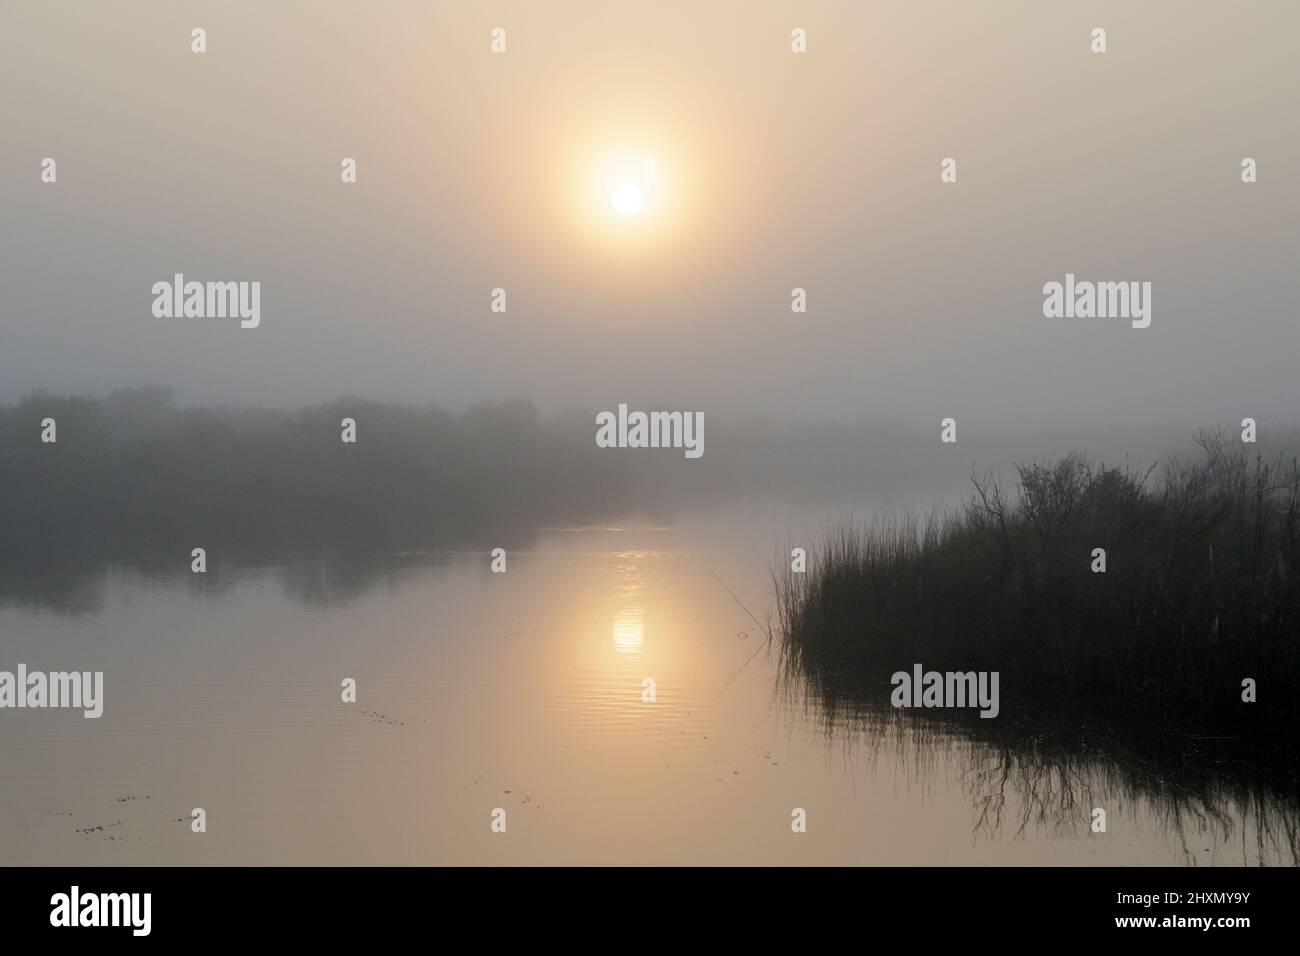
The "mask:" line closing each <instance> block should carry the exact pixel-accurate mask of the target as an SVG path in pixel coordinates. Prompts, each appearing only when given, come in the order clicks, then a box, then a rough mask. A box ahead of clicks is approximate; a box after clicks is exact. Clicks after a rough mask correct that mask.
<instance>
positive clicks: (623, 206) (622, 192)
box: [609, 183, 645, 216]
mask: <svg viewBox="0 0 1300 956" xmlns="http://www.w3.org/2000/svg"><path fill="white" fill-rule="evenodd" d="M609 203H610V205H611V206H613V207H614V210H615V211H616V212H619V213H622V214H623V215H624V216H632V215H635V214H636V213H639V212H640V211H641V207H642V206H644V205H645V193H644V192H642V191H641V187H640V186H635V185H633V184H632V183H622V184H620V185H618V186H616V187H615V188H614V191H613V192H612V193H610V194H609Z"/></svg>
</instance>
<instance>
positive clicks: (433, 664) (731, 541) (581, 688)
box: [0, 505, 1293, 865]
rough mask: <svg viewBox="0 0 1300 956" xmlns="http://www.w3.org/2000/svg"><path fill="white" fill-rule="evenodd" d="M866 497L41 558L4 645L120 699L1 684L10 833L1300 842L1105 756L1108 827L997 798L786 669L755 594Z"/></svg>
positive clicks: (934, 753)
mask: <svg viewBox="0 0 1300 956" xmlns="http://www.w3.org/2000/svg"><path fill="white" fill-rule="evenodd" d="M842 515H843V512H842V511H836V510H821V511H817V510H798V511H796V510H791V509H787V508H780V507H776V506H764V505H749V506H733V507H728V508H726V509H724V510H720V511H717V512H714V513H706V514H693V515H691V516H689V517H688V518H685V519H682V520H679V521H677V522H675V523H674V524H673V525H671V526H662V527H661V526H655V525H652V524H648V523H646V522H644V521H629V522H627V523H626V524H620V525H618V526H610V527H594V528H581V529H553V530H548V531H545V532H542V533H540V534H539V535H538V536H537V538H536V539H535V542H534V543H533V544H532V546H530V547H529V548H527V549H518V550H511V551H510V554H509V559H508V560H509V565H508V571H507V573H505V574H492V573H490V572H489V568H488V564H489V562H488V557H487V551H488V550H489V549H490V548H491V547H492V546H493V543H491V542H488V543H487V544H486V546H485V547H483V548H482V549H481V550H475V551H473V552H469V551H462V552H438V553H421V554H403V555H385V556H376V557H374V558H356V557H353V558H352V559H350V560H349V561H347V562H345V563H342V564H340V563H339V562H337V561H324V560H319V559H317V560H308V559H304V558H302V557H299V556H285V557H284V558H283V559H282V560H278V561H276V562H273V563H271V564H270V565H268V566H265V567H260V568H256V569H243V570H232V569H229V568H227V567H226V566H224V565H221V564H220V563H219V562H217V565H218V566H216V567H214V568H213V570H212V571H211V572H210V573H209V574H208V575H207V576H206V577H205V578H202V579H200V578H197V577H196V576H193V575H190V574H188V573H186V574H184V575H183V576H171V577H162V578H159V577H156V576H155V577H150V576H146V575H142V574H140V573H138V572H131V571H126V570H120V569H108V570H105V571H102V572H99V573H97V574H95V575H92V576H91V577H89V578H87V579H80V580H78V581H77V582H75V583H69V584H68V585H67V586H66V587H61V588H57V589H53V590H51V589H50V588H49V587H48V585H49V584H50V582H45V584H44V585H43V587H42V588H37V589H32V590H31V591H30V592H28V591H25V590H24V585H22V584H21V583H14V582H12V581H11V582H9V587H8V588H7V589H6V591H5V596H4V599H3V601H4V603H3V606H0V654H2V657H0V668H4V669H9V670H12V669H14V668H15V667H16V665H17V664H18V663H19V662H20V661H21V662H25V663H26V664H27V665H28V666H29V668H31V669H40V670H59V669H77V670H103V671H104V672H105V683H106V692H105V698H106V704H105V711H104V716H103V717H102V718H101V719H99V720H85V719H83V718H82V717H81V715H80V712H72V711H30V710H24V711H14V710H9V711H4V712H0V761H2V766H3V772H2V773H0V863H5V864H27V863H45V864H51V863H52V864H77V865H81V864H187V863H194V864H442V863H455V864H497V863H523V864H534V863H559V864H570V863H612V864H666V863H686V864H695V863H701V864H703V863H719V864H727V863H755V864H757V863H775V864H831V863H834V864H903V865H909V864H1012V863H1021V864H1041V863H1114V864H1156V863H1174V864H1182V863H1199V864H1202V865H1205V864H1241V863H1243V862H1247V863H1254V862H1261V861H1262V862H1293V861H1292V859H1291V858H1290V856H1289V855H1288V854H1289V852H1290V851H1289V849H1288V846H1289V845H1293V844H1291V843H1289V838H1287V837H1285V836H1284V837H1283V838H1282V839H1281V840H1280V841H1277V842H1272V843H1270V842H1269V841H1267V840H1266V841H1264V842H1263V843H1262V844H1261V843H1260V841H1259V840H1257V835H1258V834H1257V831H1258V823H1259V817H1260V814H1263V816H1264V817H1265V818H1266V819H1267V818H1268V817H1269V814H1270V813H1271V812H1272V810H1271V809H1270V808H1269V807H1267V806H1265V807H1263V808H1261V807H1258V806H1255V807H1250V806H1246V807H1243V806H1242V805H1241V804H1239V803H1237V802H1235V801H1234V800H1233V799H1232V798H1231V797H1228V798H1224V799H1222V800H1220V801H1219V803H1218V804H1217V805H1216V806H1214V807H1213V808H1212V809H1213V811H1214V812H1212V813H1210V812H1207V813H1203V814H1196V813H1193V814H1192V815H1191V816H1190V817H1189V816H1187V815H1186V814H1180V815H1179V816H1178V817H1177V818H1176V819H1175V818H1173V817H1172V816H1171V814H1170V812H1169V810H1168V808H1167V807H1163V806H1161V805H1160V804H1158V803H1155V802H1151V801H1148V800H1146V799H1144V798H1143V797H1142V795H1141V794H1137V795H1134V794H1133V793H1131V792H1130V791H1129V790H1128V789H1125V788H1124V787H1122V786H1121V785H1120V784H1119V783H1114V784H1113V786H1112V784H1111V783H1108V781H1111V780H1112V775H1109V774H1107V773H1106V772H1104V768H1103V770H1102V771H1101V772H1097V773H1093V774H1089V775H1088V778H1087V779H1086V780H1085V781H1084V782H1083V783H1082V784H1080V783H1079V782H1078V781H1075V782H1073V784H1072V787H1074V788H1077V787H1080V786H1083V787H1084V789H1085V790H1086V793H1083V794H1082V795H1080V794H1078V793H1075V792H1074V790H1073V789H1071V793H1072V798H1073V797H1078V799H1079V800H1081V801H1082V802H1083V803H1086V804H1088V805H1089V806H1091V805H1100V806H1105V807H1107V811H1108V832H1107V833H1106V834H1105V835H1104V836H1101V835H1092V834H1090V833H1089V831H1088V817H1087V811H1086V808H1085V809H1082V810H1079V811H1078V812H1068V813H1064V814H1062V813H1059V812H1058V813H1053V812H1044V809H1043V807H1042V806H1038V805H1031V804H1033V803H1034V801H1027V800H1025V799H1024V798H1023V796H1022V795H1021V794H1020V792H1019V789H1018V788H1017V787H1015V786H1008V787H1005V789H1004V791H999V793H998V794H997V799H996V801H994V802H995V810H996V813H994V814H993V816H992V818H990V815H989V805H990V801H989V793H988V790H987V778H988V776H989V771H990V766H989V765H988V764H987V762H986V759H985V756H981V754H980V753H979V751H978V748H972V747H971V746H969V745H968V744H967V743H966V742H964V741H962V740H960V739H958V738H955V737H952V736H948V735H945V734H943V733H930V734H928V735H927V736H926V738H925V742H924V743H923V744H922V745H911V746H903V745H901V744H900V743H899V742H898V741H895V740H891V739H890V738H891V733H890V732H888V731H880V730H874V731H873V730H871V729H868V728H859V729H856V730H855V729H846V728H841V729H839V730H836V731H834V732H830V733H828V731H827V730H826V727H825V721H824V720H823V719H821V715H820V713H819V710H818V708H817V706H816V703H815V702H812V701H808V700H805V699H802V698H801V697H800V696H799V694H798V693H791V692H786V691H778V690H777V670H778V668H777V663H776V661H775V659H774V656H769V655H768V654H766V653H765V652H764V649H763V643H764V639H765V637H764V634H763V631H762V629H761V627H760V626H759V625H758V624H757V623H756V622H755V621H754V620H753V619H752V618H751V616H750V613H749V612H752V613H753V615H755V616H756V617H758V618H759V619H760V620H761V619H764V618H765V617H766V615H767V614H768V613H770V612H771V609H772V598H771V592H770V585H769V577H768V573H769V572H768V569H769V566H770V565H771V564H772V563H773V562H774V561H775V560H776V558H777V554H778V549H779V546H780V545H781V544H782V543H783V542H785V541H786V540H787V539H788V538H793V539H794V541H795V542H796V543H799V542H804V543H806V542H809V541H811V538H812V533H813V532H817V531H820V530H822V529H823V528H825V527H827V526H828V525H829V524H830V523H831V522H832V521H833V520H834V519H836V518H837V517H841V516H842ZM787 553H788V551H787ZM187 564H188V558H185V561H184V565H183V566H186V567H187ZM55 583H56V584H57V583H58V582H55ZM728 588H730V589H731V591H732V592H734V595H735V596H734V597H733V595H732V594H730V593H728V590H727V589H728ZM742 604H743V605H744V607H742V606H741V605H742ZM745 608H748V611H749V612H747V611H746V610H745ZM344 677H354V678H356V680H357V682H358V694H359V699H358V702H357V703H356V704H344V703H343V702H342V701H341V700H340V687H339V684H340V681H341V680H342V678H344ZM647 677H649V678H653V680H654V681H655V684H656V693H657V699H656V701H655V702H654V703H645V702H643V701H642V682H643V680H644V679H645V678H647ZM994 769H996V768H994ZM1013 773H1014V771H1013ZM1048 776H1049V777H1050V776H1051V775H1048ZM1046 785H1047V786H1048V787H1049V789H1050V788H1051V787H1056V788H1058V789H1059V788H1060V787H1061V785H1062V780H1060V779H1055V780H1054V781H1053V780H1051V779H1049V780H1048V781H1047V784H1046ZM1108 787H1109V788H1110V789H1108ZM1067 789H1069V788H1067ZM193 807H203V808H204V809H205V810H206V811H207V815H208V832H207V833H205V834H198V835H196V834H193V833H191V831H190V826H189V813H190V810H191V808H193ZM498 807H500V808H503V809H504V810H505V811H506V819H507V832H506V833H505V834H504V835H502V834H493V833H492V832H491V831H490V826H489V824H490V820H491V813H492V811H493V809H494V808H498ZM795 807H802V808H804V809H805V810H806V812H807V816H808V830H807V833H805V834H799V835H796V834H794V833H792V832H791V828H790V819H791V817H790V814H791V810H792V809H793V808H795Z"/></svg>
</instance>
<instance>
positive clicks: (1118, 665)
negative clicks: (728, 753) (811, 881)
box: [775, 434, 1300, 864]
mask: <svg viewBox="0 0 1300 956" xmlns="http://www.w3.org/2000/svg"><path fill="white" fill-rule="evenodd" d="M1199 444H1200V445H1201V447H1202V449H1203V451H1204V455H1203V457H1202V458H1200V459H1199V460H1197V461H1195V462H1190V463H1189V462H1174V463H1172V464H1170V465H1169V466H1168V467H1166V468H1164V469H1162V470H1160V471H1159V473H1157V472H1156V471H1155V470H1154V469H1152V470H1148V471H1146V472H1142V473H1139V472H1136V471H1133V470H1130V469H1128V468H1112V467H1106V466H1104V465H1099V464H1094V463H1093V462H1091V461H1089V460H1088V459H1087V458H1085V457H1084V456H1082V455H1078V454H1074V455H1069V456H1066V457H1065V458H1063V459H1061V460H1060V461H1058V462H1056V463H1054V464H1050V465H1048V464H1030V465H1024V466H1021V467H1020V468H1019V469H1018V482H1017V484H1016V488H1015V489H1014V491H1011V492H1008V491H1007V490H1005V489H1004V487H1003V486H1002V485H1001V484H1000V483H999V482H998V481H997V480H995V479H993V478H988V477H978V476H977V477H976V478H975V479H974V486H975V487H974V492H973V494H972V495H971V496H970V499H969V501H968V503H967V504H966V505H965V506H964V507H963V508H961V509H960V510H957V511H953V512H949V513H944V514H936V515H932V516H931V517H929V518H928V519H925V520H921V519H919V518H915V517H913V516H907V515H903V516H898V517H895V518H894V519H892V520H887V521H882V522H877V523H875V524H873V525H869V526H847V527H840V528H838V529H836V530H834V531H833V532H831V533H830V534H829V535H827V537H826V539H825V540H824V541H823V542H822V544H821V546H820V547H819V548H818V549H816V550H815V551H814V552H813V553H811V554H810V555H809V566H808V571H807V573H805V574H796V573H792V572H790V571H789V570H784V571H782V572H779V573H778V574H777V575H776V576H775V577H776V589H777V618H778V628H777V630H778V637H779V639H780V645H781V654H782V663H783V674H784V675H785V680H786V681H787V690H789V691H791V692H794V691H797V690H799V689H806V690H809V691H811V698H810V699H809V706H813V707H815V708H816V709H817V713H818V719H820V720H822V721H824V724H825V728H826V731H827V733H828V734H834V733H836V732H837V731H839V730H848V731H852V730H853V729H854V728H858V729H865V730H866V731H867V736H868V738H872V739H876V740H879V741H892V742H893V746H895V747H896V748H898V749H897V756H898V758H899V759H905V760H916V761H925V760H933V759H935V757H934V754H936V753H939V752H948V751H949V750H950V749H952V748H956V752H960V753H962V754H964V755H965V756H964V757H963V758H962V759H963V760H964V762H965V764H966V765H968V766H969V768H970V769H969V771H968V772H967V775H966V777H965V778H964V779H963V785H964V786H966V788H967V789H968V791H969V792H970V793H971V796H972V799H973V801H974V805H975V811H976V829H977V830H982V829H987V830H995V829H998V828H1000V827H1001V826H1002V825H1003V823H1004V822H1005V821H1003V819H1002V817H1003V809H1004V808H1005V807H1007V806H1008V797H1009V796H1011V797H1014V803H1013V805H1014V806H1015V808H1016V809H1015V813H1016V815H1017V819H1016V821H1015V825H1016V829H1017V831H1023V830H1024V829H1025V828H1026V827H1027V826H1029V825H1031V824H1032V825H1035V826H1039V827H1045V828H1047V829H1049V830H1052V829H1054V828H1059V829H1062V830H1064V831H1067V832H1075V833H1083V832H1086V827H1087V819H1088V813H1089V812H1090V808H1091V807H1092V806H1094V805H1096V803H1095V802H1094V801H1095V800H1096V799H1097V798H1098V796H1097V795H1099V794H1103V793H1106V794H1112V795H1118V796H1119V797H1120V798H1121V799H1122V800H1123V801H1124V802H1126V803H1131V802H1133V801H1134V800H1136V799H1138V798H1141V799H1144V800H1146V801H1148V805H1149V806H1150V808H1151V810H1152V812H1155V813H1157V814H1159V815H1161V816H1162V818H1164V819H1165V820H1166V822H1167V823H1168V825H1169V826H1170V828H1171V830H1172V831H1173V832H1175V833H1177V834H1179V835H1180V837H1181V838H1182V839H1183V840H1184V848H1185V850H1186V851H1187V853H1188V857H1189V859H1195V856H1196V854H1195V852H1193V850H1194V846H1195V841H1196V834H1197V833H1198V832H1217V833H1218V834H1219V836H1220V837H1222V838H1224V839H1227V838H1229V837H1233V838H1235V837H1236V836H1237V834H1236V833H1235V832H1234V829H1233V828H1234V825H1236V824H1234V820H1235V821H1237V823H1238V824H1239V825H1240V828H1241V832H1240V846H1241V853H1242V862H1263V861H1269V860H1272V861H1278V862H1287V863H1292V864H1294V863H1295V862H1297V860H1300V849H1298V844H1297V834H1298V833H1300V794H1298V793H1297V784H1298V782H1300V781H1298V778H1297V773H1298V771H1297V756H1298V754H1297V744H1296V740H1297V731H1298V730H1300V720H1298V719H1297V718H1298V708H1300V701H1298V698H1297V689H1298V688H1297V675H1298V673H1300V667H1298V666H1297V639H1298V638H1300V574H1298V573H1297V557H1300V555H1298V554H1297V546H1298V544H1300V542H1298V541H1297V534H1298V532H1300V529H1298V528H1297V518H1298V517H1300V515H1298V514H1297V508H1298V506H1300V472H1298V471H1297V463H1296V461H1295V460H1294V459H1289V460H1288V459H1285V458H1282V457H1277V458H1275V459H1273V460H1269V461H1266V460H1264V459H1263V458H1262V457H1259V456H1248V455H1247V454H1246V453H1245V452H1244V451H1240V450H1236V449H1234V448H1233V446H1232V444H1231V443H1230V442H1229V441H1227V440H1225V439H1224V438H1223V437H1222V436H1221V435H1219V434H1203V435H1202V436H1200V438H1199ZM1095 548H1104V549H1105V551H1106V571H1105V573H1095V572H1094V571H1093V565H1094V562H1095V560H1096V559H1095V558H1094V556H1093V551H1094V549H1095ZM783 567H784V568H786V569H788V567H789V563H788V559H787V560H785V561H784V562H783ZM915 663H921V664H922V665H923V666H924V668H925V669H926V670H927V671H929V670H934V671H972V670H974V671H998V672H999V674H1000V697H1001V714H1000V715H999V716H998V717H997V718H995V719H991V720H985V719H981V718H980V717H979V716H978V714H977V712H976V711H975V710H974V709H971V710H953V709H935V710H924V709H922V710H915V709H908V710H897V709H894V708H893V707H891V706H890V700H889V697H890V691H891V690H892V686H891V684H890V677H891V675H892V674H893V673H894V672H896V671H910V670H911V669H912V666H913V665H914V664H915ZM1245 678H1253V679H1254V680H1255V681H1256V682H1257V685H1258V701H1257V702H1255V703H1245V702H1243V700H1242V689H1243V688H1242V681H1243V679H1245ZM940 740H946V741H948V742H949V746H947V747H940V748H938V749H936V742H937V741H940ZM959 762H960V761H959Z"/></svg>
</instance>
